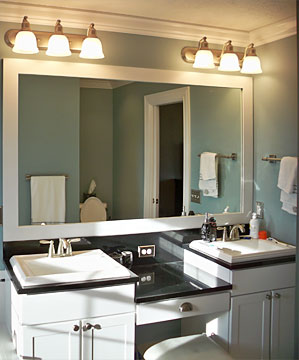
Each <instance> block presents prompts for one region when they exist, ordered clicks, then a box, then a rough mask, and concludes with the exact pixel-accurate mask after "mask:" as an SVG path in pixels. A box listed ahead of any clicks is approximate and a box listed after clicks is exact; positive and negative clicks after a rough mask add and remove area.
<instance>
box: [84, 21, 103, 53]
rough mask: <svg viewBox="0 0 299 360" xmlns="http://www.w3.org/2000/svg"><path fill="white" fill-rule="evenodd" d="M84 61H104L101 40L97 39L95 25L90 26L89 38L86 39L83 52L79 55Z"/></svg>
mask: <svg viewBox="0 0 299 360" xmlns="http://www.w3.org/2000/svg"><path fill="white" fill-rule="evenodd" d="M79 56H80V57H81V58H84V59H103V58H104V57H105V56H104V53H103V48H102V43H101V40H100V39H99V38H98V37H97V34H96V29H95V28H94V24H90V25H89V28H88V30H87V38H86V39H84V41H83V44H82V50H81V52H80V55H79Z"/></svg>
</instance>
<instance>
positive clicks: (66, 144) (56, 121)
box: [18, 75, 241, 225]
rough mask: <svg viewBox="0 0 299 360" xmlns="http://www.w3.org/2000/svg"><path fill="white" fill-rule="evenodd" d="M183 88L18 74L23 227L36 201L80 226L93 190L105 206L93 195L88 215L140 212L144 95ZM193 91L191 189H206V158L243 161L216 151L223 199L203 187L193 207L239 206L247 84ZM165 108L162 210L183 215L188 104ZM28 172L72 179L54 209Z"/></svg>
mask: <svg viewBox="0 0 299 360" xmlns="http://www.w3.org/2000/svg"><path fill="white" fill-rule="evenodd" d="M181 86H182V85H175V84H158V83H142V82H121V81H114V80H111V81H109V80H103V81H101V80H95V81H92V80H90V81H88V80H80V79H78V78H69V77H54V76H37V75H20V77H19V141H18V143H19V169H18V171H19V224H20V225H29V224H32V223H35V221H34V220H35V219H32V215H33V213H34V212H33V211H32V206H34V203H37V204H38V205H40V203H41V202H42V200H41V199H42V198H43V199H44V200H43V201H44V203H45V206H44V208H45V209H46V210H43V211H46V212H51V211H52V212H54V213H55V215H56V214H57V208H59V210H61V207H62V206H63V203H64V204H65V209H66V211H65V219H63V218H62V221H53V223H57V222H64V221H65V222H71V223H76V222H80V221H81V220H82V219H81V218H82V216H81V218H80V211H81V212H82V204H83V203H84V204H86V203H87V202H88V201H89V199H92V197H94V196H96V198H94V199H100V204H99V203H98V202H97V200H94V199H93V200H91V201H89V203H90V204H91V205H90V208H89V210H87V215H88V214H89V215H90V213H89V212H90V211H91V212H93V211H96V212H100V213H101V214H102V215H101V216H102V217H101V218H99V220H105V219H107V220H119V219H140V218H143V217H144V216H143V214H144V204H143V202H144V167H145V166H147V165H146V164H145V163H144V136H145V135H144V97H145V96H146V95H150V94H155V93H159V92H163V91H167V90H172V89H177V88H179V87H181ZM184 86H186V85H184ZM190 96H191V102H190V103H191V105H190V111H191V147H190V149H191V164H190V165H191V166H190V175H191V184H190V185H191V189H193V190H197V191H198V190H199V177H200V175H199V172H200V162H201V157H199V156H198V155H199V154H202V153H204V152H211V153H216V154H224V155H230V154H231V153H233V152H234V153H237V160H231V159H225V158H221V157H218V160H217V161H218V171H217V186H218V195H217V197H211V196H204V194H203V191H202V190H200V191H199V195H200V196H199V197H200V198H199V199H198V198H195V197H191V199H189V200H190V203H189V204H188V205H189V208H190V210H191V211H193V212H194V213H204V212H206V211H208V212H210V213H214V214H215V213H222V212H223V211H224V209H226V210H228V211H229V212H239V211H240V184H241V170H240V169H241V110H240V109H241V90H240V89H227V88H220V87H207V86H190ZM159 114H160V126H159V129H158V132H159V139H160V141H159V149H158V153H159V156H158V157H157V162H159V167H158V168H159V182H160V186H159V193H160V194H159V202H160V203H159V216H160V217H164V216H178V215H181V213H182V211H183V203H182V192H183V189H182V186H183V179H182V167H183V158H184V156H183V130H182V129H183V125H182V121H183V119H182V104H180V103H176V104H168V105H162V106H160V108H159ZM26 175H30V176H34V175H43V176H46V175H47V176H50V178H51V180H53V178H54V176H56V175H66V178H65V183H64V184H63V185H62V186H64V187H65V195H61V196H57V197H58V202H56V203H55V204H56V205H55V204H54V205H53V204H52V202H51V199H53V195H51V194H52V193H51V192H50V191H48V190H46V191H45V190H43V189H42V190H41V189H40V188H38V190H37V192H35V193H34V194H33V192H34V191H35V190H34V189H33V188H32V183H33V181H32V179H33V178H30V177H29V178H26ZM37 180H40V179H37ZM56 186H57V185H54V188H55V187H56ZM58 186H59V185H58ZM55 191H56V190H55ZM43 192H44V193H43ZM45 193H46V194H45ZM56 193H57V192H56ZM56 193H55V194H56ZM89 193H90V194H89ZM33 195H34V196H33ZM90 195H92V197H90V198H89V196H90ZM55 196H56V195H55ZM86 199H87V200H86ZM195 201H196V202H195ZM197 201H199V203H198V202H197ZM57 204H58V205H57ZM99 205H100V206H99ZM100 208H101V209H103V208H104V214H105V215H103V212H101V211H102V210H99V209H100ZM59 216H60V215H59ZM88 218H90V217H88V216H87V220H86V219H85V220H83V221H89V220H88ZM38 220H40V219H38ZM56 220H57V219H56ZM59 220H61V218H59ZM63 220H64V221H63ZM40 222H43V221H39V223H40ZM45 222H47V223H51V221H45Z"/></svg>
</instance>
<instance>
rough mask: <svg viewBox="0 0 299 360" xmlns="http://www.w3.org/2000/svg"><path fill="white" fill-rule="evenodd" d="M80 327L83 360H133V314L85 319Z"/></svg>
mask: <svg viewBox="0 0 299 360" xmlns="http://www.w3.org/2000/svg"><path fill="white" fill-rule="evenodd" d="M88 324H90V325H88ZM82 325H83V327H82V328H83V360H132V359H134V339H135V313H129V314H122V315H115V316H105V317H99V318H91V319H86V320H84V321H83V324H82ZM90 326H92V327H90ZM99 327H100V328H99Z"/></svg>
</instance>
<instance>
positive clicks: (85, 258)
mask: <svg viewBox="0 0 299 360" xmlns="http://www.w3.org/2000/svg"><path fill="white" fill-rule="evenodd" d="M9 261H10V263H11V265H12V268H13V271H14V273H15V275H16V276H17V278H18V280H19V281H20V283H21V285H22V287H28V286H34V285H42V284H53V283H68V282H75V281H86V280H103V279H115V278H125V277H129V276H130V272H129V271H128V269H126V268H125V267H123V266H122V265H120V264H119V263H118V262H116V261H115V260H113V259H112V258H111V257H110V256H108V255H107V254H105V253H104V252H103V251H102V250H91V251H77V252H73V256H67V257H54V258H49V257H48V254H35V255H16V256H13V257H12V258H11V259H10V260H9Z"/></svg>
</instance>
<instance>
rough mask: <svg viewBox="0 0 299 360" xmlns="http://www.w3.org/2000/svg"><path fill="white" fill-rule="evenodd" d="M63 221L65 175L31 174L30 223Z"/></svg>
mask: <svg viewBox="0 0 299 360" xmlns="http://www.w3.org/2000/svg"><path fill="white" fill-rule="evenodd" d="M42 222H45V223H47V224H48V223H64V222H65V176H31V223H32V224H40V223H42Z"/></svg>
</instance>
